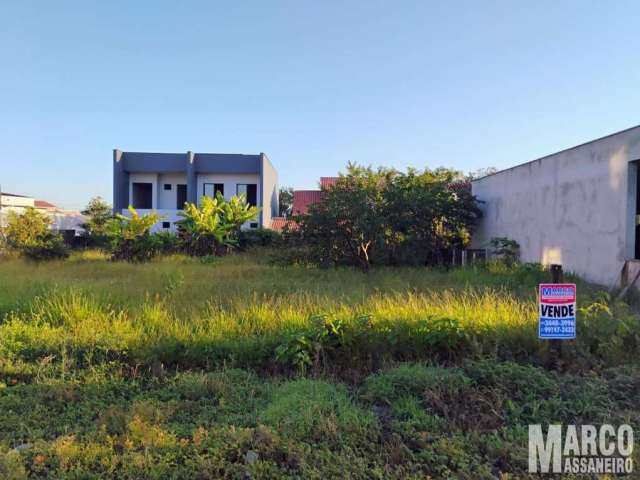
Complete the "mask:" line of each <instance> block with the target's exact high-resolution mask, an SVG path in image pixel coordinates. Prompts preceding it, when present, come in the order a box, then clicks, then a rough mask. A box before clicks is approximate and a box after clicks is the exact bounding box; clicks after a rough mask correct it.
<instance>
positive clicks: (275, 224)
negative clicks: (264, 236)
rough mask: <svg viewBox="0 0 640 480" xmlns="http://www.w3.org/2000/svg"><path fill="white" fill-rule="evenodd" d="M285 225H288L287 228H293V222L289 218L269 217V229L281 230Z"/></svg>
mask: <svg viewBox="0 0 640 480" xmlns="http://www.w3.org/2000/svg"><path fill="white" fill-rule="evenodd" d="M286 225H289V228H295V222H294V221H293V220H291V219H289V218H286V217H273V218H272V219H271V230H275V231H276V232H281V231H282V230H283V229H284V227H285V226H286Z"/></svg>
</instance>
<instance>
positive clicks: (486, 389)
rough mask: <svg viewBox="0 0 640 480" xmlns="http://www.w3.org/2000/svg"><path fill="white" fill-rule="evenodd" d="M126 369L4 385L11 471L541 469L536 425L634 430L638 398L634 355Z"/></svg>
mask: <svg viewBox="0 0 640 480" xmlns="http://www.w3.org/2000/svg"><path fill="white" fill-rule="evenodd" d="M116 372H117V370H116V369H114V370H112V371H111V372H109V371H108V370H94V371H93V372H91V373H90V374H88V375H87V376H78V377H74V378H72V379H67V380H63V379H48V378H46V377H43V378H41V379H40V380H39V381H38V382H37V383H33V384H24V383H21V382H20V383H17V384H15V385H9V386H4V387H3V388H1V389H0V411H2V412H3V414H2V415H1V416H0V476H1V478H3V479H5V478H6V479H26V478H51V479H78V478H100V479H118V480H120V479H131V480H134V479H141V478H145V479H164V478H176V479H178V478H274V479H276V478H278V479H279V478H292V479H293V478H345V477H346V478H355V479H363V480H364V479H370V478H380V479H407V478H409V479H416V480H417V479H422V478H433V479H466V480H475V479H487V480H489V479H495V478H531V479H533V478H538V477H536V476H530V475H529V474H528V473H527V424H528V423H529V422H532V421H533V422H538V421H541V422H542V423H543V424H544V425H546V424H547V423H550V422H556V421H557V422H562V423H565V424H566V423H584V424H593V425H601V424H603V423H608V424H613V425H619V424H620V423H628V422H631V424H632V425H634V426H636V427H637V421H638V412H640V404H639V403H638V402H639V398H638V396H637V395H633V394H632V395H628V393H635V392H634V391H633V390H629V389H633V388H634V386H635V385H637V380H638V378H640V369H639V368H638V366H637V365H628V366H626V367H622V368H616V369H610V370H607V371H605V372H603V375H601V376H598V375H589V374H583V375H579V376H577V375H572V374H552V373H549V372H546V371H544V370H542V369H540V368H534V367H530V366H518V365H516V364H513V363H500V362H496V361H493V360H484V361H481V362H475V363H469V364H466V365H465V366H464V367H463V368H459V367H454V368H450V367H443V366H424V365H420V364H405V365H399V366H398V367H396V368H391V369H388V370H383V371H381V372H379V373H377V374H375V375H372V376H370V377H368V378H366V379H365V380H364V383H363V386H362V388H358V387H357V386H355V387H348V386H347V385H345V384H343V383H341V382H338V381H335V380H329V379H322V380H318V379H297V380H293V381H287V380H282V379H277V378H272V377H267V378H260V377H258V376H256V375H255V374H253V373H250V372H247V371H243V370H233V369H222V370H216V371H210V372H182V373H175V374H170V375H167V376H166V377H164V378H155V377H151V376H150V375H149V374H148V373H145V372H138V373H137V374H136V375H134V376H131V377H126V376H123V375H122V374H121V373H116ZM527 377H533V378H534V380H533V383H534V386H532V387H526V382H525V380H526V378H527ZM617 388H621V390H617ZM358 392H360V393H358ZM637 446H638V444H637V440H636V449H634V450H635V451H634V461H635V462H637V461H638V458H639V456H638V454H637ZM569 478H570V477H569ZM580 478H582V477H580ZM588 478H590V477H588Z"/></svg>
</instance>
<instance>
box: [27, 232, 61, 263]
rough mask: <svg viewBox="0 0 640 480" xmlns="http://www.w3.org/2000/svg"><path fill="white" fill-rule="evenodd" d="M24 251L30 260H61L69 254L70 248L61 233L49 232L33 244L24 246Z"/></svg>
mask: <svg viewBox="0 0 640 480" xmlns="http://www.w3.org/2000/svg"><path fill="white" fill-rule="evenodd" d="M22 253H23V255H24V256H25V257H27V258H29V259H30V260H36V261H41V260H60V259H64V258H67V257H68V256H69V249H68V248H67V246H66V244H65V243H64V240H63V239H62V236H61V235H60V234H57V233H51V232H47V234H46V235H44V236H43V237H42V238H40V239H38V240H37V241H36V242H35V243H33V244H32V245H29V246H26V247H24V248H23V251H22Z"/></svg>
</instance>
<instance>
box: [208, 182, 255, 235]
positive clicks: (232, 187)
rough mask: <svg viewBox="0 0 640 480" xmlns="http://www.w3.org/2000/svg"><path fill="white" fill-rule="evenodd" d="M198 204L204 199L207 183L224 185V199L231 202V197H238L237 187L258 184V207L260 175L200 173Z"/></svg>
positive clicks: (246, 225) (247, 224)
mask: <svg viewBox="0 0 640 480" xmlns="http://www.w3.org/2000/svg"><path fill="white" fill-rule="evenodd" d="M197 183H198V202H200V199H201V198H202V193H203V192H204V184H205V183H222V184H224V198H226V199H227V200H229V199H230V198H231V197H233V196H234V195H236V191H237V186H238V185H239V184H245V183H248V184H251V183H255V184H256V202H257V203H258V207H261V206H262V205H260V189H261V186H260V175H259V174H257V173H256V174H253V173H247V174H241V173H235V174H220V173H199V174H198V182H197ZM257 221H258V219H257V218H256V219H255V220H252V221H250V222H247V223H246V224H245V225H244V226H243V227H245V228H247V227H248V226H249V224H250V223H253V222H257Z"/></svg>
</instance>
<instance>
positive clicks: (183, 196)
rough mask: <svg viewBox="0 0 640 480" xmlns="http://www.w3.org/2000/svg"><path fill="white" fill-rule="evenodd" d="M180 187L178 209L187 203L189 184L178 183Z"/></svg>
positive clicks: (177, 197)
mask: <svg viewBox="0 0 640 480" xmlns="http://www.w3.org/2000/svg"><path fill="white" fill-rule="evenodd" d="M176 188H177V189H178V190H177V191H176V208H177V209H178V210H183V209H184V204H185V203H187V186H186V185H180V184H179V185H176Z"/></svg>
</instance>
